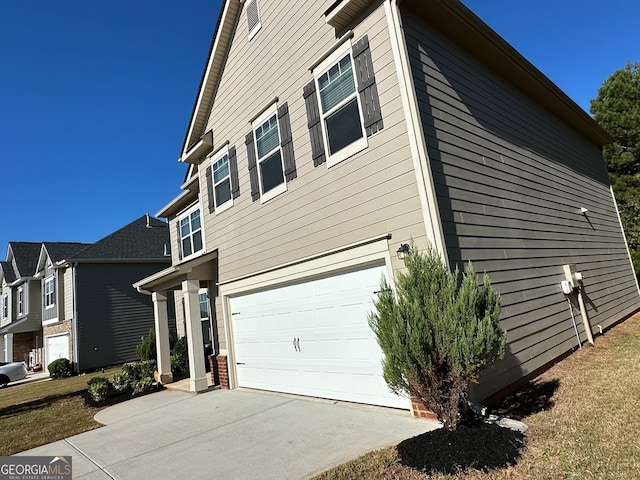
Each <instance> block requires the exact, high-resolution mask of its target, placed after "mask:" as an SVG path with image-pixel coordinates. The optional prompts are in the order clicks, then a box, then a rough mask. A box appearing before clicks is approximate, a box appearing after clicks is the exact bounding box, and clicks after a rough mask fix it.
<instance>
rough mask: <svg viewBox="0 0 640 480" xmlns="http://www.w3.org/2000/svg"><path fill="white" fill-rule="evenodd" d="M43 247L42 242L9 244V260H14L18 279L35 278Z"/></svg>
mask: <svg viewBox="0 0 640 480" xmlns="http://www.w3.org/2000/svg"><path fill="white" fill-rule="evenodd" d="M41 247H42V244H41V243H40V242H9V250H8V253H7V260H9V258H10V257H11V258H13V261H14V262H15V265H16V272H15V275H16V278H19V277H31V276H33V274H34V272H35V271H36V265H37V263H38V255H40V248H41ZM14 280H15V279H14Z"/></svg>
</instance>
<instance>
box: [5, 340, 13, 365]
mask: <svg viewBox="0 0 640 480" xmlns="http://www.w3.org/2000/svg"><path fill="white" fill-rule="evenodd" d="M4 361H5V362H13V333H5V335H4Z"/></svg>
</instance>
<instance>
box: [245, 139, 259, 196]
mask: <svg viewBox="0 0 640 480" xmlns="http://www.w3.org/2000/svg"><path fill="white" fill-rule="evenodd" d="M244 143H245V145H246V146H247V156H248V157H249V180H250V181H251V200H253V201H254V202H255V201H256V200H258V199H259V198H260V182H258V165H257V163H256V147H255V140H254V139H253V130H251V131H250V132H249V133H247V136H246V138H245V141H244Z"/></svg>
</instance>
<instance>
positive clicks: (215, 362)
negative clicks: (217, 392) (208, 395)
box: [209, 355, 229, 389]
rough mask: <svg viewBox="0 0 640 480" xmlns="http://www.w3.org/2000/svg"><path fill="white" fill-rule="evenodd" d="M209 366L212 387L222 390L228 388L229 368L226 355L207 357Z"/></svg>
mask: <svg viewBox="0 0 640 480" xmlns="http://www.w3.org/2000/svg"><path fill="white" fill-rule="evenodd" d="M209 365H210V366H211V380H212V381H213V384H214V385H220V387H222V388H226V389H228V388H229V366H228V364H227V356H226V355H209Z"/></svg>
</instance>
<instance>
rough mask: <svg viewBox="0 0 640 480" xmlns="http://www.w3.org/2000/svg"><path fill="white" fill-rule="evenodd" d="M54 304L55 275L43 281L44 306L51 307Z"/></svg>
mask: <svg viewBox="0 0 640 480" xmlns="http://www.w3.org/2000/svg"><path fill="white" fill-rule="evenodd" d="M55 304H56V282H55V277H50V278H47V279H45V281H44V306H45V308H51V307H53V306H54V305H55Z"/></svg>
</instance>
